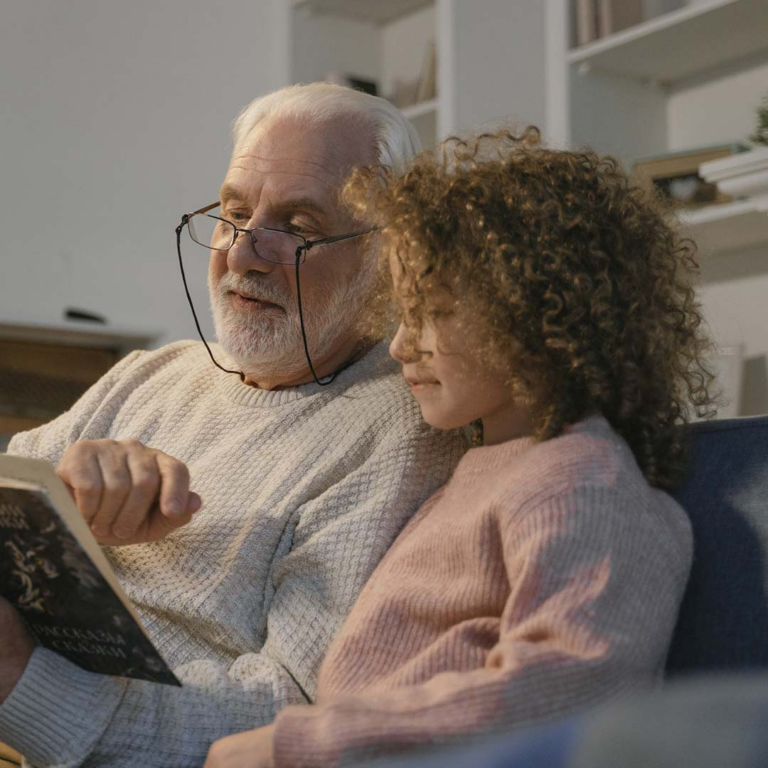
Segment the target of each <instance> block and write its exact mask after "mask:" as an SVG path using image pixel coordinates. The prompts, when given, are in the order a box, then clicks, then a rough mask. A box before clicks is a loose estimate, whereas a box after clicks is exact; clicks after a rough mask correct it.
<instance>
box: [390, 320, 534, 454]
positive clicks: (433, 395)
mask: <svg viewBox="0 0 768 768" xmlns="http://www.w3.org/2000/svg"><path fill="white" fill-rule="evenodd" d="M408 333H409V332H408V330H407V329H406V327H405V326H404V325H403V324H402V323H401V324H400V327H399V328H398V331H397V334H396V336H395V338H394V339H393V340H392V343H391V344H390V347H389V353H390V355H392V357H394V358H395V360H397V361H398V362H400V363H402V365H403V377H404V378H405V380H406V382H407V383H408V385H409V386H410V388H411V393H412V394H413V396H414V397H415V398H416V400H417V401H418V403H419V406H420V407H421V413H422V415H423V417H424V420H425V421H426V422H427V423H428V424H431V425H432V426H433V427H437V428H438V429H455V428H457V427H463V426H465V425H467V424H470V423H471V422H473V421H475V420H477V419H482V421H483V442H484V444H485V445H493V444H495V443H500V442H504V441H505V440H511V439H513V438H515V437H521V436H523V435H527V434H530V432H531V425H530V422H529V419H528V415H527V412H526V411H525V410H524V409H522V408H520V407H519V406H518V405H516V404H515V403H514V402H513V400H512V397H511V395H510V391H509V387H508V386H507V385H506V383H505V378H506V377H505V375H504V374H502V373H500V372H498V371H492V370H490V369H488V368H487V366H484V365H483V363H482V361H481V359H480V358H479V357H478V356H477V355H476V354H473V348H475V345H473V343H472V338H470V334H469V333H468V332H467V331H466V329H465V328H463V327H462V324H461V322H460V319H459V318H457V317H456V315H451V316H449V317H447V318H441V319H439V320H436V321H425V322H424V324H423V327H422V332H421V335H420V337H419V339H418V340H416V344H415V345H412V346H415V351H409V349H408V345H407V343H406V342H407V339H408Z"/></svg>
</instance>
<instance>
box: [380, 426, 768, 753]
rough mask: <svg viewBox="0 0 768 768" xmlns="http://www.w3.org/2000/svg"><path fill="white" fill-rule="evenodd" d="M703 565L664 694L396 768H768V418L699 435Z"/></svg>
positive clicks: (686, 486)
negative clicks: (688, 767) (690, 767)
mask: <svg viewBox="0 0 768 768" xmlns="http://www.w3.org/2000/svg"><path fill="white" fill-rule="evenodd" d="M690 430H691V437H692V445H691V463H690V470H689V472H688V474H687V477H686V479H685V481H684V482H683V484H682V485H681V487H680V488H679V489H678V490H677V491H676V493H675V494H674V495H675V497H676V498H677V500H678V501H679V502H680V503H681V504H682V506H683V507H684V508H685V509H686V511H687V512H688V514H689V516H690V518H691V522H692V524H693V530H694V546H695V551H694V562H693V568H692V571H691V577H690V581H689V584H688V587H687V591H686V595H685V598H684V600H683V604H682V607H681V611H680V617H679V619H678V624H677V627H676V630H675V634H674V637H673V640H672V646H671V648H670V653H669V657H668V663H667V684H666V685H665V686H663V687H662V688H661V689H660V690H657V691H653V692H650V693H647V694H643V695H639V696H635V697H632V698H628V699H627V700H622V701H617V702H612V703H611V704H610V705H607V706H605V707H602V708H599V709H596V710H594V711H592V712H589V713H585V714H583V715H579V716H576V717H572V718H569V719H567V720H563V721H561V722H555V723H552V724H550V725H546V726H543V727H541V728H536V729H532V730H530V731H524V732H518V733H511V734H509V735H507V736H496V737H493V738H491V739H487V740H484V741H481V742H477V743H475V744H472V745H467V746H464V747H453V748H452V749H450V750H440V751H432V752H427V753H422V754H419V755H414V756H411V757H409V758H402V759H400V760H395V761H388V762H386V763H384V764H382V765H386V766H388V768H687V766H695V768H768V563H766V558H768V416H759V417H754V418H742V419H729V420H724V421H712V422H701V423H697V424H694V425H692V426H691V427H690Z"/></svg>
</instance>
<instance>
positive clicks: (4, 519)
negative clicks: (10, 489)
mask: <svg viewBox="0 0 768 768" xmlns="http://www.w3.org/2000/svg"><path fill="white" fill-rule="evenodd" d="M0 528H11V529H12V530H14V531H28V530H29V524H28V523H27V519H26V517H25V516H24V511H23V510H22V508H21V507H20V506H19V505H18V504H8V503H7V502H0Z"/></svg>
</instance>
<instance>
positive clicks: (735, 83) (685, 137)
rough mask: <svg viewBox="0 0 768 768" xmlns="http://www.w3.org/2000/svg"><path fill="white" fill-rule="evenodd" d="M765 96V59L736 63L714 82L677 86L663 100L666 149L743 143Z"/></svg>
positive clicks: (767, 75)
mask: <svg viewBox="0 0 768 768" xmlns="http://www.w3.org/2000/svg"><path fill="white" fill-rule="evenodd" d="M766 37H768V30H767V31H766ZM766 94H768V56H763V57H761V58H759V59H753V60H750V61H747V62H740V63H739V64H738V65H736V66H733V67H729V68H727V69H724V70H722V71H720V72H718V74H717V77H714V78H709V77H707V78H706V79H704V78H702V79H700V80H690V81H687V82H684V83H682V84H680V85H679V86H678V87H677V88H675V90H674V91H673V92H672V93H671V94H670V96H669V98H668V99H667V123H668V125H669V149H670V150H673V151H674V150H677V149H688V148H690V146H691V143H692V142H696V144H698V145H701V144H717V143H722V142H730V141H736V140H744V139H746V138H747V137H748V136H749V135H750V134H752V133H753V132H754V130H755V126H756V122H757V118H756V115H755V110H756V108H757V106H758V105H759V104H760V101H761V100H762V99H763V97H764V96H766Z"/></svg>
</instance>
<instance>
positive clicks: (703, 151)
mask: <svg viewBox="0 0 768 768" xmlns="http://www.w3.org/2000/svg"><path fill="white" fill-rule="evenodd" d="M746 149H747V145H746V144H744V143H743V142H732V143H730V144H717V145H714V146H707V147H696V148H691V149H686V150H680V151H677V152H666V153H664V154H662V155H656V156H654V157H646V158H641V159H639V160H636V161H635V163H634V164H633V166H632V171H633V173H634V174H635V175H636V177H637V179H638V180H639V181H640V182H641V183H642V184H645V185H646V186H648V187H653V188H655V189H656V190H657V191H658V192H659V193H661V195H662V196H663V197H666V198H667V199H668V200H670V201H671V202H672V203H674V204H675V205H676V206H677V207H679V208H696V207H699V206H704V205H712V204H717V205H720V204H722V203H729V202H731V200H732V199H733V198H732V197H731V196H730V195H727V194H724V193H723V192H722V190H720V189H718V187H717V185H716V184H713V183H711V182H708V181H707V180H706V179H704V178H702V176H701V174H700V172H699V168H700V166H701V165H702V164H703V163H708V162H711V161H712V160H717V159H719V158H723V157H731V156H732V155H736V154H738V153H740V152H744V151H745V150H746Z"/></svg>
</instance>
